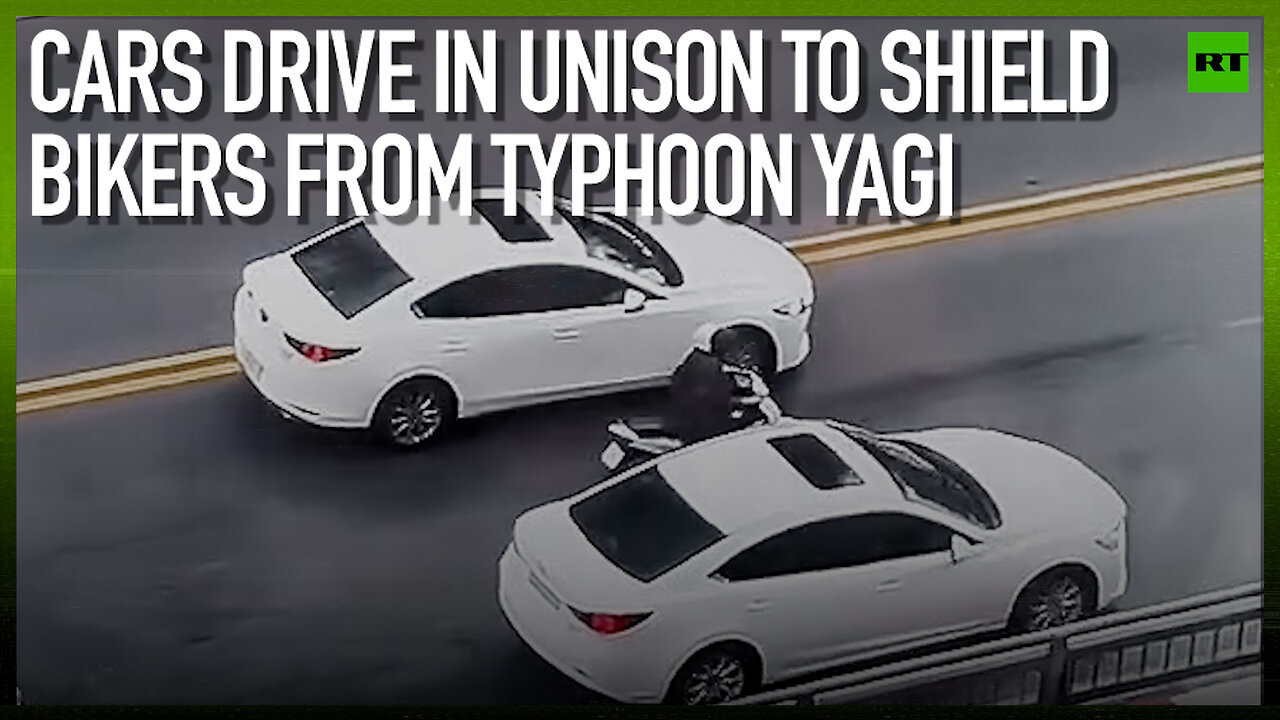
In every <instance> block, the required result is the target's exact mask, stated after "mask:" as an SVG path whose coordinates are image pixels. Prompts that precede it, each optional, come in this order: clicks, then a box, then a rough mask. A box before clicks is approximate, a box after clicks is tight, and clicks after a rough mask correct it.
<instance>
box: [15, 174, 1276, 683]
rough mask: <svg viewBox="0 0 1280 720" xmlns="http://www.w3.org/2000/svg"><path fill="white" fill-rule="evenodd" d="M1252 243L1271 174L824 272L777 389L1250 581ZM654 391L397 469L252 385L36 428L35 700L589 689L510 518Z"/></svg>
mask: <svg viewBox="0 0 1280 720" xmlns="http://www.w3.org/2000/svg"><path fill="white" fill-rule="evenodd" d="M1261 238H1262V226H1261V190H1260V188H1258V187H1256V186H1255V187H1251V188H1247V189H1242V190H1235V191H1230V192H1226V193H1220V194H1215V195H1209V196H1202V197H1198V198H1193V199H1189V200H1183V201H1175V202H1166V203H1161V204H1158V205H1153V206H1146V207H1143V208H1140V209H1135V210H1129V211H1123V212H1115V213H1110V214H1105V215H1099V216H1093V217H1090V218H1086V219H1082V220H1078V221H1074V222H1071V223H1068V224H1057V225H1050V226H1043V227H1039V228H1033V229H1028V230H1023V231H1016V232H1008V233H1003V234H999V235H993V236H989V237H983V238H979V239H971V240H964V241H958V242H955V243H950V244H943V245H938V246H931V247H927V248H921V249H917V250H913V251H909V252H903V253H891V254H885V255H879V256H872V257H869V258H865V259H861V260H858V261H855V262H849V263H844V264H838V265H833V266H827V267H822V268H820V269H818V271H817V284H818V305H817V311H816V313H817V314H816V317H815V326H814V334H815V353H814V355H813V357H812V358H811V360H810V361H809V363H807V365H806V366H804V367H803V368H802V369H801V370H800V371H798V372H797V373H795V374H794V375H791V376H788V377H787V378H785V380H784V382H783V383H782V387H781V388H780V391H779V394H780V397H781V399H782V401H783V403H784V406H785V407H787V408H788V409H789V410H790V411H791V412H792V413H793V414H796V415H803V416H835V417H839V418H843V419H846V420H850V421H855V422H861V423H865V424H868V425H870V426H873V427H876V428H879V429H884V430H890V429H900V428H917V427H926V426H937V425H950V424H958V425H978V426H986V427H992V428H999V429H1003V430H1007V431H1011V432H1015V433H1019V434H1023V435H1027V436H1032V437H1036V438H1040V439H1043V440H1045V441H1048V442H1050V443H1053V444H1055V445H1058V446H1060V447H1062V448H1064V449H1066V450H1068V451H1070V452H1072V453H1074V454H1076V455H1078V456H1079V457H1081V458H1083V459H1084V460H1085V461H1086V462H1087V463H1089V464H1090V465H1091V466H1093V467H1094V468H1095V469H1097V470H1098V471H1099V472H1101V473H1102V474H1104V475H1105V476H1107V477H1109V478H1110V479H1111V480H1112V481H1113V482H1114V484H1115V485H1116V487H1117V488H1118V489H1119V491H1120V492H1121V493H1122V494H1123V495H1124V496H1125V497H1126V499H1127V500H1128V502H1129V504H1130V507H1131V508H1132V516H1131V519H1130V526H1129V531H1130V562H1131V568H1132V579H1131V586H1130V593H1129V594H1128V596H1127V597H1126V598H1125V606H1127V607H1133V606H1138V605H1144V604H1147V603H1151V602H1157V601H1161V600H1166V599H1172V598H1176V597H1181V596H1185V595H1188V594H1191V593H1195V592H1199V591H1204V590H1209V589H1213V588H1219V587H1224V586H1230V585H1234V584H1238V583H1242V582H1248V581H1256V580H1258V579H1259V578H1260V576H1261V558H1262V535H1261V527H1262V520H1261V517H1262V508H1261V482H1262V471H1261V449H1262V445H1261V442H1262V441H1261V403H1262V400H1261V397H1262V393H1261V387H1262V386H1261V374H1262V364H1261V358H1262V347H1261V324H1260V316H1261V284H1262V274H1261V267H1262V265H1261V263H1262V256H1261ZM219 339H220V340H225V337H223V338H219ZM657 400H658V396H657V395H655V394H653V393H648V394H634V395H627V396H618V397H611V398H603V399H598V400H591V401H584V402H574V403H567V404H560V405H556V406H552V407H545V408H539V409H530V410H525V411H518V412H513V413H507V414H502V415H497V416H491V417H489V418H484V419H479V420H476V421H473V422H469V423H465V424H463V425H461V426H460V427H459V428H457V431H456V433H455V434H454V435H453V436H452V437H451V438H450V439H449V440H448V441H447V442H445V443H443V444H442V445H441V446H439V447H437V448H435V449H434V450H433V451H431V452H429V453H425V454H420V455H408V456H406V455H399V454H386V453H384V452H382V451H381V450H379V449H377V448H376V447H373V446H371V445H370V444H368V443H367V442H366V441H365V440H364V438H363V437H362V436H360V435H355V434H350V433H341V432H325V431H318V430H312V429H308V428H302V427H298V426H295V425H292V424H288V423H285V422H283V421H281V420H280V419H279V418H277V417H276V416H275V415H273V414H272V413H271V412H270V411H268V410H267V409H266V408H264V407H263V406H262V404H261V403H259V401H258V400H257V398H256V397H255V396H254V394H253V392H252V391H251V390H250V389H249V387H248V386H247V385H246V384H245V383H244V382H242V381H240V380H239V379H233V380H227V381H218V382H211V383H207V384H202V385H198V386H192V387H187V388H184V389H179V390H171V391H164V392H159V393H152V394H148V395H144V396H138V397H135V398H129V399H121V400H114V401H106V402H102V403H98V404H94V405H88V406H82V407H77V408H73V409H69V410H65V411H54V412H49V413H43V414H35V415H31V416H24V417H23V418H22V419H21V422H20V423H19V425H18V428H17V443H18V448H19V453H18V468H17V478H18V497H17V502H18V544H17V547H18V557H17V570H18V577H19V578H20V584H19V593H18V633H19V644H18V682H19V684H20V685H21V686H22V688H23V691H24V693H25V694H26V695H27V697H28V699H29V700H30V701H31V702H32V703H36V704H40V703H212V702H218V703H223V702H225V703H245V702H255V703H291V702H305V703H375V702H376V703H525V702H527V703H540V702H575V701H582V700H589V699H591V697H590V696H589V695H587V694H586V693H584V692H583V691H580V690H579V689H578V688H577V687H576V686H574V685H573V684H572V683H571V682H570V681H568V680H566V679H563V678H561V677H560V676H559V675H558V674H557V673H556V672H555V671H554V670H552V669H551V668H550V667H549V666H547V665H545V664H544V663H542V662H541V661H540V660H538V659H537V658H536V657H535V656H534V655H532V654H531V653H530V652H529V651H528V650H526V649H525V648H524V647H523V646H522V645H521V643H520V641H519V640H518V639H517V638H516V636H515V635H514V634H513V633H512V632H511V630H510V629H509V628H508V627H507V626H506V625H505V623H504V621H503V619H502V616H501V614H500V613H499V611H498V607H497V602H496V599H495V577H494V575H495V563H496V560H497V558H498V555H499V553H500V552H501V550H502V548H503V546H504V545H505V543H506V542H507V540H508V538H509V533H510V528H511V523H512V520H513V519H514V518H515V517H516V515H518V514H519V513H520V512H521V511H522V510H524V509H526V508H529V507H531V506H534V505H537V504H540V503H542V502H545V501H548V500H550V499H553V498H556V497H560V496H563V495H566V494H569V493H572V492H574V491H576V490H578V489H581V488H583V487H586V486H588V485H590V484H592V483H593V482H595V481H596V480H597V479H599V478H600V477H601V469H600V467H599V466H598V465H597V460H596V457H597V454H598V452H599V450H600V449H601V444H602V440H603V426H604V423H605V421H606V420H608V419H609V418H611V417H613V416H616V415H620V414H626V413H629V412H642V411H645V410H646V409H652V408H654V407H655V406H656V402H657Z"/></svg>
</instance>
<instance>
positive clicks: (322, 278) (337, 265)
mask: <svg viewBox="0 0 1280 720" xmlns="http://www.w3.org/2000/svg"><path fill="white" fill-rule="evenodd" d="M293 261H294V262H295V263H296V264H297V265H298V267H299V268H300V269H301V270H302V274H303V275H306V276H307V279H308V280H310V281H311V284H312V285H314V286H315V288H316V289H317V290H319V291H320V294H321V295H324V297H325V299H326V300H328V301H329V304H330V305H333V307H334V309H336V310H337V311H338V312H340V313H342V316H343V317H345V318H348V319H349V318H352V317H355V316H356V315H357V314H359V313H360V312H361V311H362V310H364V309H365V308H367V307H369V306H370V305H372V304H374V303H375V302H377V301H378V300H380V299H382V298H383V297H386V296H387V295H388V294H390V293H391V292H392V291H394V290H395V289H396V288H398V287H400V286H401V285H404V284H405V283H407V282H409V279H410V278H409V275H408V274H407V273H406V272H405V271H404V269H403V268H401V267H400V266H399V265H398V264H396V261H395V260H393V259H392V258H391V256H390V255H388V254H387V253H386V251H384V250H383V249H382V246H381V245H379V244H378V241H377V240H376V239H374V237H373V235H372V234H371V233H370V232H369V229H368V228H367V227H365V225H364V223H357V224H355V225H352V226H351V227H348V228H346V229H345V230H339V231H338V232H336V233H334V234H332V235H330V236H328V237H326V238H325V239H323V240H321V241H320V242H317V243H315V244H313V245H309V246H307V247H305V248H303V249H301V250H299V251H297V252H295V253H294V254H293Z"/></svg>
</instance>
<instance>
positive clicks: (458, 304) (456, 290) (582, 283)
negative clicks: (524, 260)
mask: <svg viewBox="0 0 1280 720" xmlns="http://www.w3.org/2000/svg"><path fill="white" fill-rule="evenodd" d="M628 287H629V286H628V285H627V283H625V282H623V281H622V280H619V279H618V278H615V277H613V276H611V275H607V274H605V273H602V272H598V271H595V270H591V269H589V268H579V267H573V266H567V265H531V266H527V267H518V268H504V269H501V270H490V271H487V272H483V273H479V274H477V275H472V276H471V277H467V278H463V279H461V280H457V281H454V282H452V283H449V284H448V285H445V286H444V287H442V288H440V289H438V290H436V291H434V292H432V293H431V294H430V295H427V296H426V297H424V298H422V299H420V300H418V301H417V302H416V303H414V312H415V313H416V314H417V315H418V316H419V317H429V318H476V317H492V316H498V315H520V314H525V313H538V312H550V311H553V310H567V309H572V308H583V307H596V306H600V305H610V304H615V303H621V302H622V296H623V294H624V293H625V292H626V290H627V288H628Z"/></svg>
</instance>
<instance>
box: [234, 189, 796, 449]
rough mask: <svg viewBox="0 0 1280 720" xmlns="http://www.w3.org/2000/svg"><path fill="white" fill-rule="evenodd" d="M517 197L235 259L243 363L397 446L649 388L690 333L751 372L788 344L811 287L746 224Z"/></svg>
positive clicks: (278, 398) (266, 380)
mask: <svg viewBox="0 0 1280 720" xmlns="http://www.w3.org/2000/svg"><path fill="white" fill-rule="evenodd" d="M518 200H519V202H518V203H517V210H518V212H517V214H516V215H514V216H511V217H508V216H505V215H504V214H503V200H502V197H501V193H500V191H495V190H492V189H487V190H480V191H478V192H477V195H476V197H475V199H474V201H473V208H474V210H473V213H472V215H471V216H470V217H467V216H463V215H462V214H461V213H460V211H459V207H458V205H457V204H456V201H455V202H454V203H452V204H446V203H442V202H439V201H437V202H436V203H435V204H434V210H433V212H432V213H431V215H430V216H429V217H427V216H422V217H414V218H412V219H408V220H400V219H391V218H382V217H376V216H375V217H370V218H361V219H356V220H351V221H349V222H345V223H342V224H339V225H337V226H335V227H332V228H330V229H328V230H326V231H324V232H322V233H320V234H319V235H317V236H315V237H313V238H311V239H310V240H307V241H305V242H303V243H302V244H300V245H298V246H297V247H295V248H292V249H290V250H287V251H285V252H282V253H279V254H277V255H272V256H270V257H267V258H263V259H261V260H257V261H255V262H253V263H251V264H250V265H249V266H248V267H246V268H245V270H244V284H243V286H242V287H241V288H240V290H239V291H238V293H237V294H236V299H235V338H236V339H235V345H236V354H237V357H238V359H239V361H240V364H241V366H242V367H243V369H244V371H245V375H246V376H248V378H249V379H250V380H251V381H252V383H253V384H254V386H255V387H256V388H257V389H258V391H259V392H260V393H261V394H262V395H263V396H265V397H266V398H267V399H268V400H269V401H270V402H271V403H272V404H274V405H275V406H276V407H277V408H279V409H280V410H281V411H282V412H284V413H285V414H287V415H288V416H291V417H293V418H297V419H300V420H304V421H306V422H309V423H312V424H315V425H321V426H328V427H355V428H370V427H371V428H372V429H374V430H375V431H376V432H377V433H378V434H379V435H381V436H382V437H383V438H385V439H386V440H388V441H390V442H392V443H394V444H396V445H399V446H403V447H414V446H418V445H421V444H422V443H424V442H426V441H427V440H429V439H430V438H432V437H433V436H435V435H436V434H437V433H438V432H439V431H440V430H441V428H442V427H444V426H445V425H446V424H447V423H448V422H449V421H451V420H452V419H454V418H456V417H465V416H471V415H477V414H480V413H485V412H489V411H494V410H500V409H505V408H510V407H514V406H518V405H528V404H534V403H540V402H549V401H553V400H559V399H565V398H570V397H579V396H583V395H590V394H595V393H600V392H608V391H615V390H621V389H627V388H635V387H643V386H649V385H657V384H661V383H663V382H666V381H667V379H668V378H669V376H670V374H671V372H672V371H673V370H674V369H675V368H676V367H677V366H678V365H679V364H680V362H681V361H682V360H683V359H684V357H685V356H686V355H687V353H688V352H689V351H690V350H691V349H692V348H693V347H695V346H697V345H702V344H705V343H710V344H711V346H712V347H713V348H714V349H715V351H716V352H717V353H719V354H721V355H722V356H723V357H725V358H726V359H728V360H731V361H733V362H736V363H739V364H743V365H748V366H754V367H756V368H758V369H760V370H761V371H763V372H764V373H765V374H769V373H772V372H776V371H781V370H786V369H788V368H792V367H794V366H796V365H798V364H800V363H801V362H802V361H803V360H804V359H805V357H806V356H807V355H808V353H809V333H808V324H809V318H810V315H811V308H812V305H813V283H812V280H811V279H810V277H809V273H808V271H807V269H806V268H805V267H804V265H803V264H802V263H800V262H799V260H798V259H797V258H796V257H795V255H793V254H792V253H791V251H789V250H788V249H787V248H786V247H785V246H784V245H782V244H781V243H779V242H777V241H775V240H773V239H771V238H769V237H768V236H766V235H764V234H762V233H760V232H759V231H757V230H754V229H752V228H750V227H748V226H746V225H742V224H739V223H734V222H730V221H726V220H721V219H718V218H714V217H711V216H701V217H698V218H693V219H691V218H683V219H676V218H671V217H664V216H655V217H651V218H642V217H636V218H628V217H622V216H619V215H615V214H612V213H610V212H606V211H604V210H598V211H589V212H588V213H587V214H586V215H585V216H581V217H578V216H573V215H571V214H570V212H569V209H568V207H567V204H566V203H565V202H564V201H563V200H560V199H557V201H556V203H555V206H556V208H557V211H556V213H555V214H554V215H553V216H551V217H543V216H541V215H540V205H541V198H540V196H539V195H538V194H537V193H536V192H532V191H521V192H520V194H519V196H518Z"/></svg>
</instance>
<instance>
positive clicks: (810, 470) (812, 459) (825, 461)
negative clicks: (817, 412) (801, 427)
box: [769, 433, 862, 490]
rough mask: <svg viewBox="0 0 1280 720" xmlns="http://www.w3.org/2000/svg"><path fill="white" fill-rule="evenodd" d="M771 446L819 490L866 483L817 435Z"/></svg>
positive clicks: (774, 441) (781, 439) (794, 437)
mask: <svg viewBox="0 0 1280 720" xmlns="http://www.w3.org/2000/svg"><path fill="white" fill-rule="evenodd" d="M769 445H770V446H772V447H773V449H774V450H777V451H778V454H779V455H781V456H782V457H783V458H784V459H785V460H786V461H787V462H788V463H790V464H791V467H793V468H795V469H796V472H798V473H800V474H801V475H803V476H804V479H805V480H808V481H809V484H810V485H813V486H814V487H816V488H819V489H821V490H831V489H832V488H838V487H844V486H846V485H861V484H862V478H860V477H858V474H857V473H855V472H854V471H853V468H851V467H849V466H848V465H847V464H846V463H845V461H844V460H841V459H840V456H839V455H837V454H836V453H835V451H834V450H832V449H831V448H830V447H828V446H827V444H826V443H824V442H822V441H821V440H819V439H818V438H817V437H815V436H813V435H810V434H808V433H804V434H801V435H788V436H786V437H778V438H773V439H772V440H770V441H769Z"/></svg>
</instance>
